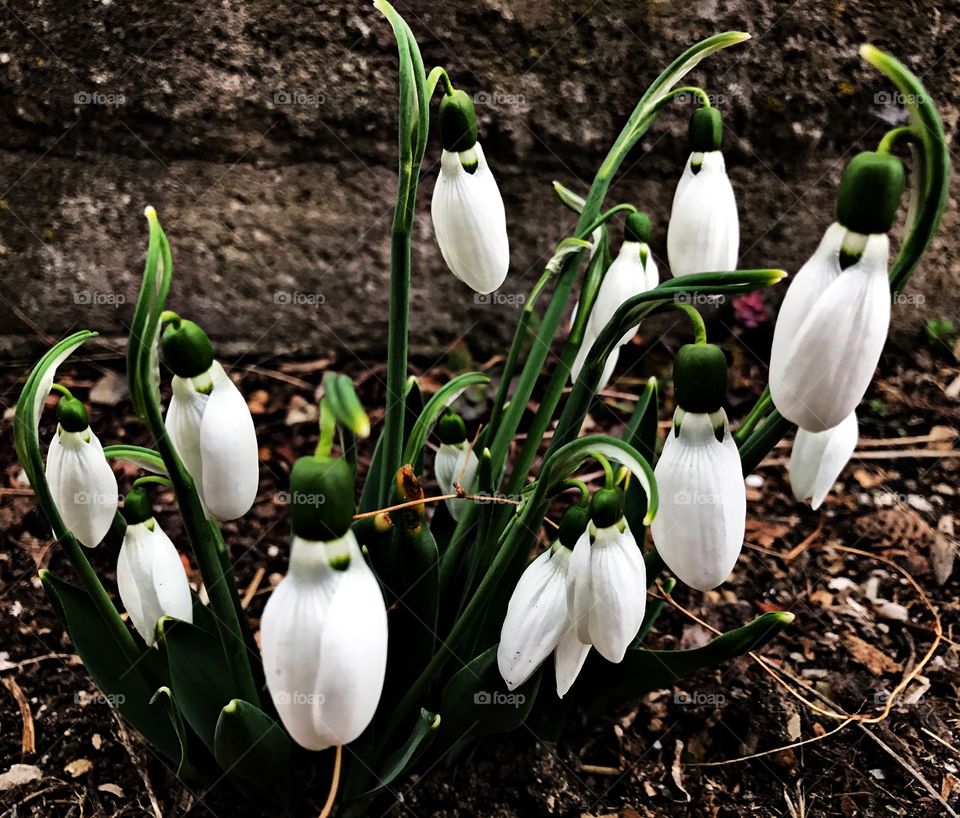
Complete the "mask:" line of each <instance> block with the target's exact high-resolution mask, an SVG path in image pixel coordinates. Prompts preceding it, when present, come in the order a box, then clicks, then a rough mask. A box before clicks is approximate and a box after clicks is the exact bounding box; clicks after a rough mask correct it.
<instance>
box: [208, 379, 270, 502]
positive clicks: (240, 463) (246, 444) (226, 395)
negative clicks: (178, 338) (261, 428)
mask: <svg viewBox="0 0 960 818" xmlns="http://www.w3.org/2000/svg"><path fill="white" fill-rule="evenodd" d="M210 376H211V379H212V381H213V389H212V391H211V392H210V398H209V400H208V401H207V405H206V407H205V408H204V411H203V420H202V422H201V424H200V456H201V458H202V460H203V500H204V503H206V506H207V508H208V509H209V510H210V512H211V513H212V514H213V515H214V516H215V517H216V518H217V519H219V520H233V519H236V518H237V517H242V516H243V515H244V514H246V513H247V512H248V511H249V510H250V507H251V506H252V505H253V503H254V500H256V499H257V486H258V484H259V482H260V459H259V453H258V449H257V434H256V431H255V430H254V426H253V418H252V417H251V416H250V409H249V408H248V407H247V402H246V400H244V397H243V395H241V394H240V390H239V389H237V387H236V386H235V385H234V383H233V381H232V380H230V377H229V376H228V375H227V373H226V372H224V371H223V367H222V366H221V365H220V364H219V363H218V362H217V361H214V362H213V365H212V366H211V367H210Z"/></svg>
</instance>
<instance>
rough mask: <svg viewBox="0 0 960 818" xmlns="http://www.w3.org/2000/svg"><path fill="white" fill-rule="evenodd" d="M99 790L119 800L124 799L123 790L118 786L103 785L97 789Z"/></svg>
mask: <svg viewBox="0 0 960 818" xmlns="http://www.w3.org/2000/svg"><path fill="white" fill-rule="evenodd" d="M97 790H99V791H100V792H108V793H110V795H115V796H117V798H123V790H122V789H120V787H118V786H117V785H116V784H101V785H100V786H99V787H97Z"/></svg>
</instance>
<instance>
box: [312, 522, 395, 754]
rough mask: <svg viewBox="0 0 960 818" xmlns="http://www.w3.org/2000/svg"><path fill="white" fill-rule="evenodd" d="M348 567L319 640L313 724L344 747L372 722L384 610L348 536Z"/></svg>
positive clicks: (383, 660)
mask: <svg viewBox="0 0 960 818" xmlns="http://www.w3.org/2000/svg"><path fill="white" fill-rule="evenodd" d="M347 538H348V539H349V541H350V542H349V545H350V566H349V567H348V568H347V569H346V571H343V572H342V576H341V577H339V578H338V584H337V588H336V590H335V592H334V595H333V599H332V600H331V601H330V607H329V608H328V610H327V616H326V619H327V621H326V623H325V625H324V629H323V635H322V638H321V641H320V673H319V676H318V681H319V690H320V692H321V694H322V699H318V701H317V703H316V706H315V719H316V726H317V729H318V730H319V731H322V732H324V733H327V734H329V735H330V736H331V737H332V738H333V741H331V742H330V744H331V745H333V744H349V743H350V742H351V741H353V740H354V739H355V738H357V737H358V736H359V735H360V734H361V733H362V732H363V731H364V730H365V729H366V727H367V725H368V724H369V723H370V721H371V720H372V719H373V715H374V713H375V712H376V710H377V704H378V703H379V701H380V694H381V692H382V690H383V680H384V675H385V673H386V669H387V612H386V606H385V604H384V601H383V595H382V594H381V592H380V586H379V584H378V583H377V579H376V577H375V576H374V575H373V572H372V571H371V570H370V568H369V566H368V565H367V564H366V562H365V561H364V559H363V554H362V553H361V552H360V547H359V545H358V544H357V541H356V538H355V537H354V536H353V532H348V533H347Z"/></svg>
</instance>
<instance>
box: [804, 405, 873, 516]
mask: <svg viewBox="0 0 960 818" xmlns="http://www.w3.org/2000/svg"><path fill="white" fill-rule="evenodd" d="M858 438H859V429H858V425H857V415H856V412H851V413H850V415H848V416H847V417H846V418H845V419H844V420H843V422H842V423H840V424H839V425H837V426H834V427H833V428H832V429H827V430H825V431H823V432H807V431H805V430H804V429H798V430H797V436H796V438H795V439H794V441H793V451H792V452H791V453H790V465H789V471H790V487H791V488H792V489H793V496H794V497H796V499H797V500H801V501H802V500H810V501H811V506H812V507H813V509H814V510H816V509H818V508H820V505H821V504H822V503H823V500H824V498H825V497H826V496H827V494H828V493H829V492H830V489H831V488H832V487H833V484H834V483H835V482H836V481H837V478H838V477H839V476H840V472H842V471H843V467H844V466H846V465H847V463H848V462H849V460H850V457H851V456H852V455H853V452H854V450H855V449H856V448H857V440H858Z"/></svg>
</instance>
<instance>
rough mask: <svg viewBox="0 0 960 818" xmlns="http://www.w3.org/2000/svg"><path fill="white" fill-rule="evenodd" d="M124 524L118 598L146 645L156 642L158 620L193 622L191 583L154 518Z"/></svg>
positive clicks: (174, 548)
mask: <svg viewBox="0 0 960 818" xmlns="http://www.w3.org/2000/svg"><path fill="white" fill-rule="evenodd" d="M153 525H154V529H153V530H152V531H151V530H150V529H149V527H148V526H147V524H146V523H137V524H135V525H130V526H127V530H126V533H125V535H124V538H123V545H122V546H121V547H120V554H119V557H118V559H117V586H118V588H119V591H120V599H121V601H122V602H123V605H124V607H125V608H126V610H127V614H128V615H129V616H130V620H131V622H133V626H134V627H135V628H136V629H137V633H139V634H140V636H141V637H142V638H143V641H144V642H146V643H147V645H153V644H154V643H155V642H156V627H157V621H158V620H159V619H160V618H161V617H164V616H172V617H175V618H176V619H180V620H183V621H184V622H193V602H192V599H191V597H190V585H189V583H188V582H187V575H186V573H185V572H184V570H183V563H182V562H181V560H180V555H179V554H178V553H177V549H176V547H175V546H174V544H173V543H172V542H171V541H170V538H169V537H168V536H167V535H166V534H165V533H164V531H163V529H161V528H160V526H159V525H158V524H157V523H156V521H153Z"/></svg>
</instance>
